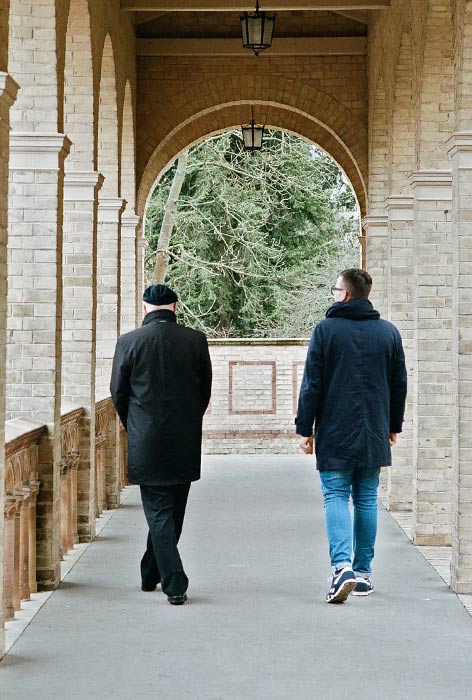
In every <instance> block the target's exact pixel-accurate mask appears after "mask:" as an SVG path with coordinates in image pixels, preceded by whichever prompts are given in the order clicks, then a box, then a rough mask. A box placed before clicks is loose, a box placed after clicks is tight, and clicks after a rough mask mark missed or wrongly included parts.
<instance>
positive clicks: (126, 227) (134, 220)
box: [121, 212, 141, 238]
mask: <svg viewBox="0 0 472 700" xmlns="http://www.w3.org/2000/svg"><path fill="white" fill-rule="evenodd" d="M140 222H141V217H140V216H136V214H132V213H131V212H130V213H129V214H127V213H126V212H125V213H124V214H123V216H122V217H121V237H122V238H136V230H137V228H138V226H139V224H140Z"/></svg>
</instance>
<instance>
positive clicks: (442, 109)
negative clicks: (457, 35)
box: [417, 0, 472, 169]
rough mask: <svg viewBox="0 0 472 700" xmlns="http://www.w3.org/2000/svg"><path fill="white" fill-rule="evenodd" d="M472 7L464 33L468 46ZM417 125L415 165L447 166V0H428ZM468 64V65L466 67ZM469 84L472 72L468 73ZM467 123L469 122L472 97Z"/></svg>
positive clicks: (450, 87) (450, 97)
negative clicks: (467, 39)
mask: <svg viewBox="0 0 472 700" xmlns="http://www.w3.org/2000/svg"><path fill="white" fill-rule="evenodd" d="M471 27H472V9H471V10H469V22H468V23H467V22H466V24H465V28H464V32H468V33H469V34H470V37H469V45H470V46H471V47H472V29H471ZM424 36H425V45H424V57H423V72H422V82H421V89H420V100H419V103H420V109H419V124H418V138H417V144H418V145H417V148H418V156H417V160H418V166H419V168H432V169H441V168H444V169H448V168H450V167H451V163H450V161H449V158H448V155H447V150H446V141H447V139H448V138H449V136H450V135H451V133H452V131H453V130H454V60H453V23H452V8H451V3H450V0H446V1H445V0H429V3H428V14H427V17H426V27H425V32H424ZM471 68H472V65H471V66H469V70H470V69H471ZM469 80H470V81H471V83H472V73H471V74H470V76H469ZM468 99H469V100H470V101H471V104H470V105H469V107H468V108H467V109H468V112H469V116H468V122H467V123H468V126H467V128H471V125H472V98H468Z"/></svg>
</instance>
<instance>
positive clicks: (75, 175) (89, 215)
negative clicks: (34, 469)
mask: <svg viewBox="0 0 472 700" xmlns="http://www.w3.org/2000/svg"><path fill="white" fill-rule="evenodd" d="M102 184H103V177H102V175H100V174H99V173H96V172H94V171H91V172H88V171H80V172H77V171H75V172H67V173H66V177H65V188H64V321H63V361H62V378H63V381H62V400H63V404H65V403H70V404H73V405H74V406H83V407H84V408H85V411H84V414H83V415H82V417H81V425H80V428H81V429H80V445H79V450H80V471H79V472H78V473H77V474H76V476H77V492H78V513H77V522H78V538H79V541H80V542H90V541H91V540H92V539H93V537H94V535H95V370H96V356H95V354H96V343H97V227H98V193H99V190H100V188H101V186H102Z"/></svg>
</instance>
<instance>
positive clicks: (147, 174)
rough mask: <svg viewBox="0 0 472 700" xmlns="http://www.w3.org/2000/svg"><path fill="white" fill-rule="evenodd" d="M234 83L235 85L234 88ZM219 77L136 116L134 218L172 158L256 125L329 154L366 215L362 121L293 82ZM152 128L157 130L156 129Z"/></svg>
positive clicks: (322, 95) (331, 100) (364, 129)
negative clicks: (289, 134) (211, 138)
mask: <svg viewBox="0 0 472 700" xmlns="http://www.w3.org/2000/svg"><path fill="white" fill-rule="evenodd" d="M236 82H237V84H236ZM236 82H235V81H234V80H231V79H230V80H225V79H224V78H218V79H216V80H213V81H209V82H208V83H205V84H201V85H200V86H199V89H198V90H195V91H191V90H190V91H189V90H186V91H183V92H182V93H179V94H178V95H175V96H173V98H172V103H171V104H170V105H167V110H166V112H165V114H162V115H161V114H159V118H157V117H158V115H156V114H155V113H154V114H153V113H151V112H150V111H149V112H148V113H146V112H145V113H142V112H141V113H140V123H141V127H140V130H139V134H138V172H139V175H140V185H139V190H138V214H140V215H142V214H143V213H144V210H145V206H146V201H147V199H148V197H149V195H150V193H151V192H152V189H153V187H154V184H155V182H156V180H157V179H158V178H159V176H160V175H161V174H162V172H163V171H164V170H165V168H166V167H167V166H168V164H169V163H171V162H172V161H173V160H174V159H175V157H176V156H177V155H178V154H179V153H180V152H182V151H183V150H185V149H186V148H189V146H191V145H192V144H194V143H197V142H198V141H201V140H203V139H204V138H206V137H208V136H209V135H211V134H214V133H218V132H222V131H226V130H228V129H231V128H234V127H237V126H238V125H239V124H241V123H244V122H247V121H249V120H250V118H251V108H252V106H254V110H255V112H254V114H255V118H256V120H257V121H260V122H263V123H265V124H266V125H267V126H272V127H274V128H277V129H281V130H286V131H289V132H292V133H295V134H298V135H299V136H301V137H303V138H306V139H308V140H309V141H312V142H313V143H316V144H317V145H319V146H320V147H321V148H322V149H323V150H325V151H326V152H327V153H329V155H330V156H332V157H333V158H334V159H335V160H336V162H337V163H338V164H339V165H340V166H341V168H342V169H343V170H344V172H345V173H346V175H347V177H348V178H349V179H350V181H351V184H352V186H353V189H354V191H355V193H356V196H357V199H358V201H359V206H360V210H361V214H362V215H364V214H365V212H366V180H367V123H365V124H364V123H363V122H361V120H360V119H358V118H357V117H356V115H355V114H354V113H353V112H352V111H351V110H350V109H348V108H347V107H346V106H344V105H343V104H341V103H340V102H338V101H337V100H335V99H334V98H333V97H331V96H330V95H328V94H326V93H324V92H322V91H320V90H317V89H315V88H313V87H311V86H307V85H303V84H302V83H299V82H297V81H293V80H286V79H284V78H281V79H280V80H278V81H277V80H276V79H275V78H271V79H270V80H268V81H262V80H259V79H258V78H254V80H253V81H251V80H250V79H249V78H248V79H247V80H245V81H241V80H240V81H239V82H238V81H236ZM156 125H157V126H156Z"/></svg>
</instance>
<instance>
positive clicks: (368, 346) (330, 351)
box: [295, 268, 407, 603]
mask: <svg viewBox="0 0 472 700" xmlns="http://www.w3.org/2000/svg"><path fill="white" fill-rule="evenodd" d="M371 286H372V279H371V277H370V275H369V274H368V273H367V272H365V271H364V270H359V269H357V268H352V269H349V270H344V272H342V273H341V275H340V276H339V277H338V280H337V282H336V285H335V286H334V287H332V288H331V292H332V294H333V296H334V299H335V303H334V304H333V305H332V306H331V307H330V308H329V309H328V311H327V312H326V319H325V320H323V321H321V323H319V324H318V325H317V326H316V328H315V330H314V331H313V335H312V337H311V341H310V345H309V348H308V354H307V359H306V364H305V372H304V376H303V381H302V386H301V389H300V397H299V403H298V413H297V417H296V419H295V423H296V426H297V433H298V434H299V435H301V436H303V437H304V438H305V439H304V440H303V442H302V443H301V445H300V447H301V448H302V449H303V451H304V452H305V453H307V454H311V453H312V452H313V423H314V424H315V452H316V466H317V469H318V470H319V472H320V480H321V489H322V493H323V499H324V505H325V515H326V527H327V532H328V539H329V548H330V558H331V565H332V567H333V576H332V579H331V588H330V590H329V592H328V594H327V596H326V602H327V603H342V602H344V601H345V600H346V598H347V596H348V595H349V594H350V593H351V592H353V593H354V595H364V596H365V595H368V594H370V593H371V592H372V591H373V586H372V582H371V580H370V574H371V562H372V559H373V556H374V546H375V538H376V532H377V490H378V484H379V472H380V468H381V467H384V466H387V465H390V464H391V453H390V447H391V445H393V444H394V443H395V442H396V435H397V433H400V432H401V430H402V422H403V415H404V411H405V399H406V389H407V377H406V367H405V357H404V353H403V348H402V341H401V337H400V333H399V332H398V330H397V329H396V328H395V326H394V325H393V324H392V323H389V322H388V321H383V320H381V318H380V314H379V313H378V312H377V311H375V309H374V308H373V306H372V304H371V302H370V301H369V299H368V296H369V293H370V289H371ZM350 496H352V501H353V505H354V523H353V526H352V525H351V516H350V512H349V499H350ZM352 550H354V552H353V553H354V557H353V559H352Z"/></svg>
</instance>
